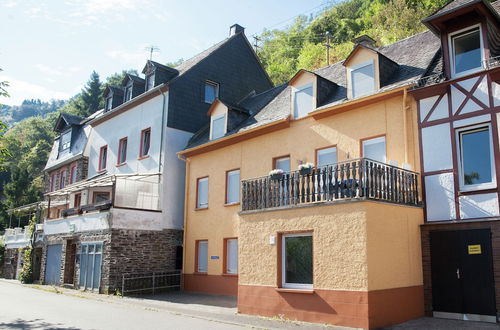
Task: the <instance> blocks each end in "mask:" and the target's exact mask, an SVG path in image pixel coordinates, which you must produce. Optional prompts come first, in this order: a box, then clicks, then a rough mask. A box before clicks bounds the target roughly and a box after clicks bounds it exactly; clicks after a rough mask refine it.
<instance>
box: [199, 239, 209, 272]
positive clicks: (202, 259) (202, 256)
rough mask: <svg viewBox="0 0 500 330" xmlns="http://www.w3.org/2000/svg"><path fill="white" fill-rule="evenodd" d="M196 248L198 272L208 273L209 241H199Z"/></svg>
mask: <svg viewBox="0 0 500 330" xmlns="http://www.w3.org/2000/svg"><path fill="white" fill-rule="evenodd" d="M196 244H197V245H198V246H197V248H196V252H197V258H196V272H198V273H206V272H207V271H208V241H197V242H196Z"/></svg>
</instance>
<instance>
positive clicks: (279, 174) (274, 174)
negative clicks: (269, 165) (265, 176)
mask: <svg viewBox="0 0 500 330" xmlns="http://www.w3.org/2000/svg"><path fill="white" fill-rule="evenodd" d="M284 174H285V172H283V170H280V169H275V170H272V171H271V172H269V177H270V178H271V180H273V181H278V180H281V179H283V175H284Z"/></svg>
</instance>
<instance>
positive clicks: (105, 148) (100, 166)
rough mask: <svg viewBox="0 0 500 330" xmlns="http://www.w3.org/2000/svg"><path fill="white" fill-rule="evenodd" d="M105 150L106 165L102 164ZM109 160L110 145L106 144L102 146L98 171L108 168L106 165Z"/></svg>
mask: <svg viewBox="0 0 500 330" xmlns="http://www.w3.org/2000/svg"><path fill="white" fill-rule="evenodd" d="M103 150H106V159H105V160H104V167H103V166H102V153H103ZM107 162H108V145H107V144H106V145H104V146H102V147H101V149H100V150H99V167H98V171H104V170H105V169H106V165H107Z"/></svg>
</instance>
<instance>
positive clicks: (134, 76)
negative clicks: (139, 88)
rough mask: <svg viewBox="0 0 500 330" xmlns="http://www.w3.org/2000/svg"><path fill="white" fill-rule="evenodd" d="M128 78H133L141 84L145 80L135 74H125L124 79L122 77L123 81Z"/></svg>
mask: <svg viewBox="0 0 500 330" xmlns="http://www.w3.org/2000/svg"><path fill="white" fill-rule="evenodd" d="M128 79H131V80H133V81H134V82H137V83H139V84H142V85H144V83H145V80H144V79H142V78H141V77H138V76H136V75H133V74H127V75H126V76H125V79H123V82H125V81H126V80H128ZM122 84H123V83H122Z"/></svg>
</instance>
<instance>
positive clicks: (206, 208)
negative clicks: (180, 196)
mask: <svg viewBox="0 0 500 330" xmlns="http://www.w3.org/2000/svg"><path fill="white" fill-rule="evenodd" d="M194 210H195V211H203V210H208V207H199V208H195V209H194Z"/></svg>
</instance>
